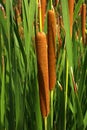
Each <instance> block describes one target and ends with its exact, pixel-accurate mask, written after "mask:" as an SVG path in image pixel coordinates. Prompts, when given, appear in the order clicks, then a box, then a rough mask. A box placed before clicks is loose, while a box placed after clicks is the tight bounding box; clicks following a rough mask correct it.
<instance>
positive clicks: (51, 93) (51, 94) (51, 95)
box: [50, 90, 54, 130]
mask: <svg viewBox="0 0 87 130" xmlns="http://www.w3.org/2000/svg"><path fill="white" fill-rule="evenodd" d="M53 92H54V91H53V90H51V92H50V97H51V130H53Z"/></svg>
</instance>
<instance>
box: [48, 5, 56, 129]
mask: <svg viewBox="0 0 87 130" xmlns="http://www.w3.org/2000/svg"><path fill="white" fill-rule="evenodd" d="M51 7H52V6H51ZM47 25H48V26H47V30H48V69H49V90H50V99H51V129H53V91H54V88H55V84H56V53H55V37H56V19H55V13H54V11H53V10H49V11H48V14H47Z"/></svg>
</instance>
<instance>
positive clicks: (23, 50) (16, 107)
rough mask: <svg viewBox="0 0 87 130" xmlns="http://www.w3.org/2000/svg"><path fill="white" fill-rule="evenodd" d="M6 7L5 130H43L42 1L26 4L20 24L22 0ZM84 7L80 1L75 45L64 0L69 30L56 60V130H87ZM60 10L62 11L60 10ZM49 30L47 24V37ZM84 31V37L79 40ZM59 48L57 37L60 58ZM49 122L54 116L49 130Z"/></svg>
mask: <svg viewBox="0 0 87 130" xmlns="http://www.w3.org/2000/svg"><path fill="white" fill-rule="evenodd" d="M2 1H3V0H0V6H1V5H2V7H3V9H4V10H3V9H2V7H0V130H42V129H43V119H42V117H41V112H40V103H39V90H38V80H37V79H38V75H37V59H36V50H35V39H34V37H35V30H36V28H35V25H36V24H37V22H38V20H37V18H38V17H37V15H38V13H37V6H38V5H37V0H22V13H21V15H20V16H18V17H21V20H18V21H17V20H16V16H15V9H14V8H15V6H16V4H17V2H16V0H6V3H5V4H4V3H3V2H2ZM82 2H83V0H77V3H76V4H75V10H74V24H73V35H72V39H71V37H70V31H69V17H68V15H69V14H68V8H67V7H68V2H67V1H66V0H61V6H62V12H61V13H62V16H63V23H64V29H61V30H62V31H61V37H62V39H63V40H62V42H63V44H62V47H61V48H60V52H59V55H57V56H56V75H57V81H56V87H55V90H54V99H53V101H54V124H53V125H54V130H65V128H64V124H66V129H67V130H85V129H87V47H86V46H83V44H82V41H81V17H80V16H79V15H78V12H79V10H80V6H81V4H82ZM48 8H49V1H48ZM55 10H56V12H57V11H60V5H59V4H58V5H57V7H56V8H55ZM4 13H5V14H4ZM5 15H6V16H5ZM46 25H47V24H46V22H45V28H44V30H45V32H47V27H46ZM78 30H79V36H78V38H76V32H77V31H78ZM86 42H87V41H86ZM58 47H59V44H58V38H57V36H56V54H57V53H58V50H59V49H58ZM72 70H73V72H72ZM67 75H68V77H67ZM67 78H68V79H67ZM73 79H74V81H73ZM66 87H67V88H66ZM49 120H50V115H49V117H48V130H50V122H49Z"/></svg>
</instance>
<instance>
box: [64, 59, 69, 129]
mask: <svg viewBox="0 0 87 130" xmlns="http://www.w3.org/2000/svg"><path fill="white" fill-rule="evenodd" d="M67 97H68V59H67V58H66V87H65V110H64V130H66V112H67Z"/></svg>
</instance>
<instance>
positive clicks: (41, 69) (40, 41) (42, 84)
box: [36, 32, 49, 117]
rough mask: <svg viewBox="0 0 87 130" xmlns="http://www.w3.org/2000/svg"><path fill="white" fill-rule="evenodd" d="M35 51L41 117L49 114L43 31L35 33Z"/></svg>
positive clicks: (44, 36)
mask: <svg viewBox="0 0 87 130" xmlns="http://www.w3.org/2000/svg"><path fill="white" fill-rule="evenodd" d="M36 52H37V64H38V81H39V94H40V108H41V113H42V116H43V117H46V116H47V115H48V114H49V77H48V54H47V39H46V35H45V33H43V32H38V33H37V34H36Z"/></svg>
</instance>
